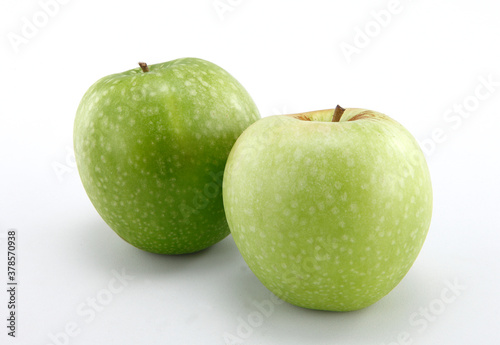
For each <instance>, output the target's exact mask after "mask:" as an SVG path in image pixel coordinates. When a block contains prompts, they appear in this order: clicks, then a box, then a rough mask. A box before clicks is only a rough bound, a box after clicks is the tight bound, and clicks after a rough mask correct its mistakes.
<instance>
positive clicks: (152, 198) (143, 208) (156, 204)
mask: <svg viewBox="0 0 500 345" xmlns="http://www.w3.org/2000/svg"><path fill="white" fill-rule="evenodd" d="M259 117H260V116H259V112H258V110H257V107H256V106H255V104H254V102H253V101H252V99H251V98H250V96H249V94H248V93H247V92H246V90H245V89H244V88H243V86H242V85H241V84H240V83H238V81H236V79H235V78H233V77H232V76H231V75H230V74H229V73H227V72H226V71H225V70H223V69H222V68H220V67H218V66H216V65H214V64H213V63H210V62H208V61H205V60H201V59H196V58H184V59H178V60H174V61H170V62H166V63H160V64H156V65H152V66H149V67H148V66H147V65H146V64H144V63H141V68H136V69H132V70H129V71H127V72H123V73H119V74H113V75H110V76H107V77H104V78H102V79H100V80H99V81H97V82H96V83H95V84H94V85H92V86H91V87H90V89H89V90H88V91H87V92H86V94H85V95H84V97H83V99H82V101H81V103H80V106H79V107H78V111H77V114H76V119H75V125H74V149H75V156H76V162H77V165H78V171H79V173H80V177H81V180H82V182H83V186H84V187H85V190H86V192H87V194H88V196H89V198H90V200H91V201H92V203H93V205H94V206H95V208H96V209H97V211H98V212H99V214H100V215H101V216H102V218H103V219H104V220H105V221H106V223H107V224H108V225H109V226H110V227H111V228H112V229H113V230H114V231H115V232H116V233H117V234H118V235H119V236H120V237H122V238H123V239H124V240H125V241H127V242H129V243H131V244H132V245H134V246H136V247H138V248H141V249H143V250H146V251H149V252H154V253H162V254H183V253H191V252H196V251H199V250H201V249H204V248H207V247H209V246H211V245H213V244H214V243H216V242H218V241H220V240H222V239H223V238H224V237H226V236H227V235H228V234H229V229H228V226H227V222H226V218H225V215H224V208H223V204H222V175H223V172H224V166H225V164H226V159H227V157H228V155H229V152H230V150H231V147H232V146H233V144H234V142H235V141H236V139H237V138H238V136H239V135H240V134H241V133H242V132H243V130H244V129H245V128H247V127H248V126H249V125H250V124H252V123H253V122H255V121H256V120H257V119H258V118H259Z"/></svg>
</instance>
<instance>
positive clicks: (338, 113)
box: [332, 105, 345, 122]
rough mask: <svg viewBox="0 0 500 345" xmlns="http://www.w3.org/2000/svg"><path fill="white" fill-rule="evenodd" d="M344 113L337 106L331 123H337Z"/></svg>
mask: <svg viewBox="0 0 500 345" xmlns="http://www.w3.org/2000/svg"><path fill="white" fill-rule="evenodd" d="M344 111H345V109H344V108H342V107H341V106H340V105H337V107H336V108H335V111H334V113H333V118H332V122H339V121H340V118H341V117H342V114H344Z"/></svg>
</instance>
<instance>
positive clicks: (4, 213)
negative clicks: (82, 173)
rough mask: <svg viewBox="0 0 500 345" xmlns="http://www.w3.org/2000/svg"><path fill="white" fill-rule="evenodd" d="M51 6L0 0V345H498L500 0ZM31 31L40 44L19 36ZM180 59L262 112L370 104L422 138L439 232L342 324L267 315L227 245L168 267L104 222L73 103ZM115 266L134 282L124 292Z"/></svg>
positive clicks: (277, 311) (297, 314)
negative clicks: (203, 64)
mask: <svg viewBox="0 0 500 345" xmlns="http://www.w3.org/2000/svg"><path fill="white" fill-rule="evenodd" d="M59 1H60V2H61V4H60V5H59V6H58V8H55V7H54V6H52V7H50V8H49V9H45V10H44V9H43V8H44V6H43V5H42V4H43V3H48V2H50V0H41V1H40V2H38V1H33V0H29V1H17V0H1V1H0V23H1V24H0V25H1V32H0V34H1V39H0V45H1V47H0V51H1V55H0V59H1V60H0V64H1V66H2V75H1V77H0V83H1V84H0V85H1V86H0V87H1V89H0V118H1V123H0V140H1V143H0V155H1V156H0V168H1V169H0V230H1V231H0V232H1V233H2V235H3V238H2V239H1V241H2V243H1V252H0V267H1V269H0V272H1V276H0V285H2V287H1V288H0V291H1V293H0V317H1V320H2V321H0V326H1V327H0V343H1V344H43V345H46V344H224V342H225V340H224V339H225V337H226V338H227V337H229V338H231V337H232V336H234V338H232V339H236V338H237V340H240V341H242V342H243V343H244V344H377V345H378V344H398V343H400V344H403V343H406V344H410V343H412V344H473V343H474V344H498V343H499V342H500V336H499V331H498V320H499V319H500V298H499V297H498V291H499V285H500V284H499V283H500V278H499V277H500V274H499V273H500V272H499V271H500V263H499V259H500V254H499V243H500V235H499V230H500V220H499V219H500V218H499V214H500V212H499V211H500V201H499V195H500V182H499V177H500V163H499V160H500V159H499V157H500V155H499V148H500V139H499V138H500V136H499V134H498V131H499V129H500V128H499V127H500V120H499V116H500V112H499V108H500V85H499V83H500V64H499V63H500V48H499V44H500V41H499V37H500V20H499V15H500V5H499V3H498V2H497V1H493V0H475V1H466V0H463V1H458V0H442V1H435V0H418V1H417V0H415V1H410V0H401V1H400V2H399V5H398V6H396V8H395V9H394V8H393V7H392V5H390V4H391V1H389V0H383V1H367V0H364V1H300V2H299V1H291V0H287V1H285V0H281V1H244V0H241V1H237V0H221V1H214V0H203V1H201V0H200V1H152V0H142V1H124V0H121V1H118V0H116V1H97V0H86V1H81V0H70V1H68V0H65V1H64V4H62V3H63V1H62V0H59ZM393 2H394V1H393ZM396 3H397V2H396ZM214 4H218V5H219V6H220V9H219V11H218V10H217V9H216V8H215V7H214ZM224 5H225V6H226V8H225V10H224V9H223V6H224ZM45 7H46V6H45ZM46 8H47V7H46ZM389 10H391V11H392V14H391V15H390V17H387V16H385V17H384V16H383V15H378V17H379V21H384V23H383V25H381V24H377V22H376V19H375V18H376V17H377V13H387V11H389ZM44 11H45V12H50V15H47V14H45V15H44V14H43V12H44ZM384 11H386V12H384ZM389 13H390V12H389ZM28 22H29V23H32V24H33V25H37V27H35V29H36V30H35V31H33V30H31V31H30V30H29V29H26V28H25V29H24V33H23V27H27V26H29V25H30V24H27V23H28ZM32 29H33V28H32ZM23 34H24V36H25V37H24V38H23V39H22V40H21V39H20V37H22V35H23ZM365 34H368V38H366V37H364V39H363V35H365ZM16 35H17V36H16ZM13 37H16V38H17V40H18V41H17V42H18V44H16V43H13V40H14V39H13ZM20 40H21V41H20ZM347 46H351V49H354V50H353V52H351V54H350V55H349V54H346V53H344V52H343V50H342V49H343V48H342V47H347ZM187 56H193V57H199V58H203V59H206V60H209V61H212V62H214V63H216V64H218V65H220V66H222V67H223V68H225V69H226V70H227V71H229V72H230V73H231V74H233V75H234V76H235V77H236V78H237V79H238V80H239V81H240V82H241V83H242V84H243V85H244V86H245V87H246V89H247V90H248V91H249V93H250V94H251V95H252V96H253V98H254V100H255V102H256V104H257V106H258V107H259V109H260V111H261V114H262V116H269V115H273V114H281V113H292V112H301V111H309V110H317V109H324V108H332V107H335V106H336V105H337V104H340V105H342V106H343V107H360V108H368V109H373V110H377V111H380V112H383V113H386V114H388V115H389V116H391V117H393V118H394V119H396V120H397V121H399V122H400V123H402V124H403V125H404V126H406V127H407V128H408V129H409V130H410V132H412V133H413V134H414V135H415V137H416V138H417V139H418V140H419V141H420V142H421V144H422V146H423V148H424V150H425V151H426V156H427V158H428V163H429V167H430V170H431V174H432V180H433V187H434V201H435V204H434V205H435V206H434V215H433V220H432V225H431V228H430V231H429V235H428V237H427V240H426V243H425V245H424V248H423V249H422V251H421V253H420V255H419V257H418V259H417V261H416V262H415V264H414V266H413V268H412V269H411V270H410V272H409V273H408V275H407V276H406V277H405V278H404V280H403V281H402V282H401V283H400V284H399V285H398V286H397V287H396V288H395V289H394V290H393V291H392V292H391V293H390V294H389V295H387V296H386V297H385V298H383V299H382V300H381V301H380V302H378V303H376V304H375V305H373V306H371V307H368V308H366V309H364V310H361V311H357V312H351V313H332V312H319V311H311V310H305V309H301V308H297V307H294V306H292V305H289V304H285V303H284V304H277V305H276V304H273V308H272V309H271V308H270V307H269V303H268V302H269V301H272V300H273V299H272V298H271V294H270V292H269V291H268V290H267V289H266V288H265V287H264V286H263V285H262V284H261V283H260V282H259V281H258V280H257V279H256V277H255V276H254V275H253V274H252V272H251V271H250V270H249V269H248V268H247V266H246V264H245V262H244V261H243V259H242V258H241V256H240V254H239V253H238V250H237V248H236V246H235V244H234V242H233V239H232V238H231V237H230V236H229V237H228V238H226V239H225V240H224V241H222V242H221V243H219V244H217V245H215V246H213V247H211V248H210V249H208V250H206V251H203V252H201V253H198V254H195V255H189V256H182V257H172V256H160V255H153V254H149V253H145V252H142V251H140V250H138V249H135V248H134V247H132V246H130V245H128V244H127V243H125V242H124V241H123V240H121V239H120V238H119V237H118V236H117V235H115V233H114V232H113V231H112V230H111V229H110V228H109V227H108V226H107V225H106V224H105V223H104V222H103V221H102V220H101V219H100V217H99V215H98V214H97V212H96V211H95V210H94V208H93V207H92V205H91V203H90V201H89V200H88V198H87V196H86V194H85V192H84V190H83V187H82V185H81V182H80V180H79V177H78V173H77V170H76V168H75V166H74V158H73V156H72V148H71V147H72V125H73V120H74V115H75V111H76V108H77V106H78V103H79V101H80V99H81V97H82V96H83V93H84V92H85V91H86V89H87V88H88V87H89V86H90V85H91V84H92V83H93V82H95V81H96V80H97V79H99V78H100V77H103V76H105V75H108V74H111V73H117V72H121V71H124V70H128V69H130V68H135V67H136V66H137V65H136V64H137V62H138V61H141V60H144V61H147V62H148V63H150V64H153V63H158V62H164V61H169V60H172V59H175V58H179V57H187ZM487 79H490V80H491V81H492V84H493V86H491V87H490V90H489V91H488V89H486V88H484V87H483V86H481V85H483V84H482V83H481V80H487ZM476 92H480V93H479V94H476ZM478 96H479V98H480V99H478ZM464 104H465V106H464ZM457 107H463V108H464V109H465V110H464V112H463V113H462V115H460V114H459V112H458V110H457V109H458V108H457ZM467 109H468V110H467ZM465 112H466V113H465ZM10 228H14V229H17V231H18V234H19V235H18V236H19V240H18V248H19V249H18V260H19V266H18V270H19V271H18V279H19V282H20V285H19V287H18V288H19V291H18V296H17V297H18V308H19V310H18V330H17V335H18V336H17V337H16V339H11V338H10V337H8V336H7V335H6V333H7V329H6V328H5V326H4V325H6V320H5V319H6V318H7V293H6V292H5V290H6V289H7V287H6V283H5V282H6V266H7V263H6V245H5V233H6V231H7V229H10ZM122 271H124V272H125V273H126V275H127V276H130V279H125V283H123V284H122V285H120V283H119V282H118V281H116V280H115V278H114V277H115V274H116V273H117V272H122ZM131 278H133V279H131ZM110 284H111V286H110ZM113 284H114V285H113ZM450 285H454V286H455V287H454V288H453V289H450V287H449V286H450ZM110 289H111V290H112V291H114V293H112V292H110ZM95 298H97V300H98V302H97V303H98V305H97V307H95V308H96V309H98V311H95V315H93V314H92V313H91V312H90V311H91V310H94V309H92V307H91V303H92V300H93V299H95ZM99 300H100V301H101V302H102V303H100V304H99ZM266 301H267V302H266ZM255 303H257V304H255ZM258 303H260V304H261V305H265V306H267V308H268V310H267V311H268V312H266V313H264V314H265V315H264V314H263V313H262V312H260V311H259V307H258V306H257V305H258ZM103 304H104V305H103ZM249 322H250V323H253V326H252V325H249ZM244 325H247V326H244ZM248 325H249V326H248ZM68 333H69V334H70V335H71V336H70V335H68Z"/></svg>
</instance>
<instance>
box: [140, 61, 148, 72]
mask: <svg viewBox="0 0 500 345" xmlns="http://www.w3.org/2000/svg"><path fill="white" fill-rule="evenodd" d="M139 66H141V69H142V71H143V72H144V73H146V72H149V67H148V64H147V63H145V62H139Z"/></svg>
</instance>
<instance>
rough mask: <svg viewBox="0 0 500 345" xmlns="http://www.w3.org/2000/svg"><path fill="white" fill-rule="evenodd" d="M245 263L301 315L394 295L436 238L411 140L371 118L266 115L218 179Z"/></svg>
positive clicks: (344, 112)
mask: <svg viewBox="0 0 500 345" xmlns="http://www.w3.org/2000/svg"><path fill="white" fill-rule="evenodd" d="M223 198H224V206H225V211H226V217H227V220H228V223H229V227H230V229H231V233H232V235H233V238H234V241H235V242H236V245H237V246H238V249H239V250H240V252H241V254H242V256H243V258H244V259H245V261H246V262H247V264H248V265H249V267H250V269H251V270H252V271H253V272H254V273H255V275H256V276H257V277H258V278H259V279H260V281H261V282H262V283H263V284H264V285H265V286H266V287H267V288H269V289H270V290H271V291H272V292H273V293H274V294H276V295H277V296H278V297H280V298H282V299H283V300H285V301H287V302H290V303H292V304H294V305H297V306H301V307H305V308H311V309H321V310H334V311H348V310H356V309H361V308H364V307H366V306H369V305H371V304H373V303H375V302H376V301H378V300H379V299H381V298H382V297H383V296H385V295H386V294H387V293H389V292H390V291H391V290H392V289H393V288H394V287H395V286H396V285H397V284H398V283H399V282H400V281H401V279H402V278H403V277H404V276H405V274H406V273H407V272H408V270H409V269H410V267H411V266H412V264H413V262H414V261H415V259H416V257H417V255H418V253H419V251H420V249H421V248H422V245H423V243H424V240H425V237H426V235H427V231H428V229H429V225H430V220H431V213H432V188H431V181H430V177H429V171H428V168H427V164H426V161H425V158H424V156H423V154H422V151H421V150H420V148H419V146H418V144H417V142H416V140H415V139H414V138H413V137H412V135H411V134H410V133H409V132H408V131H407V130H406V129H405V128H404V127H403V126H402V125H400V124H399V123H397V122H396V121H394V120H392V119H391V118H389V117H388V116H386V115H383V114H381V113H378V112H375V111H370V110H365V109H342V108H340V107H337V108H336V109H328V110H321V111H315V112H309V113H302V114H292V115H281V116H271V117H265V118H263V119H261V120H259V121H257V122H256V123H254V124H253V125H251V126H250V127H249V128H248V129H246V130H245V131H244V132H243V134H242V135H241V136H240V137H239V139H238V140H237V141H236V143H235V145H234V147H233V149H232V151H231V153H230V155H229V158H228V161H227V164H226V169H225V173H224V181H223Z"/></svg>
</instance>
